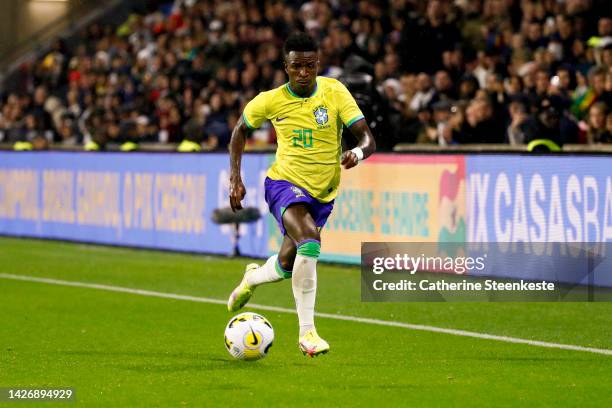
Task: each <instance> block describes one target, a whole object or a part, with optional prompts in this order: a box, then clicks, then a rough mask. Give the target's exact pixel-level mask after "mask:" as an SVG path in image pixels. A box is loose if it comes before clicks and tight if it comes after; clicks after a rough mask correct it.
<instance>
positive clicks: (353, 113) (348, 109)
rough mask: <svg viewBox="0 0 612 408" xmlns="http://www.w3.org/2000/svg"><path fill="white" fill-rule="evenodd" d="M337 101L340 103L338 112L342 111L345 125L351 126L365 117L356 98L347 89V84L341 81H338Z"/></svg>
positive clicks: (341, 117)
mask: <svg viewBox="0 0 612 408" xmlns="http://www.w3.org/2000/svg"><path fill="white" fill-rule="evenodd" d="M336 102H337V103H338V112H339V113H340V119H341V120H342V123H344V126H346V127H347V128H348V127H351V125H352V124H353V123H355V122H357V121H358V120H361V119H363V113H361V109H359V106H357V102H355V98H353V95H351V93H350V92H349V90H348V89H346V86H344V84H342V83H341V82H338V91H337V92H336Z"/></svg>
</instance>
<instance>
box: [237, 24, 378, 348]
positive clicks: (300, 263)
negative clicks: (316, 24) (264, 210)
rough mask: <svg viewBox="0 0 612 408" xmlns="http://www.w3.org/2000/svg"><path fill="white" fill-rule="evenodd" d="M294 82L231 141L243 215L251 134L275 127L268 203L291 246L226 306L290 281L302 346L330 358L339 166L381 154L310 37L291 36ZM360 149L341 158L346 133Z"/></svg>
mask: <svg viewBox="0 0 612 408" xmlns="http://www.w3.org/2000/svg"><path fill="white" fill-rule="evenodd" d="M283 54H284V66H285V72H286V73H287V75H288V76H289V82H288V83H286V84H285V85H282V86H280V87H278V88H276V89H273V90H271V91H267V92H261V93H260V94H259V95H257V96H256V97H255V98H254V99H253V100H251V101H250V102H249V103H248V104H247V105H246V107H245V109H244V112H243V114H242V117H241V118H240V120H239V121H238V123H237V124H236V127H235V128H234V130H233V132H232V138H231V141H230V192H229V198H230V204H231V207H232V209H233V210H234V211H236V210H240V209H241V208H242V205H241V201H242V199H244V196H245V195H246V190H245V187H244V184H243V183H242V179H241V176H240V162H241V159H242V153H243V151H244V144H245V140H246V137H247V134H248V132H249V131H250V130H253V129H256V128H258V127H259V126H261V124H262V123H263V122H264V121H265V120H270V121H271V122H272V125H273V126H274V128H275V130H276V135H277V141H278V148H277V151H276V161H275V162H274V163H273V164H272V166H271V167H270V169H269V170H268V172H267V177H266V180H265V184H264V186H265V197H266V202H267V203H268V206H269V208H270V212H271V213H272V215H273V216H274V217H275V218H276V220H277V222H278V227H279V228H280V230H281V232H282V234H283V236H284V239H283V243H282V245H281V248H280V250H279V252H278V254H277V255H273V256H271V257H270V258H269V259H268V260H267V261H266V262H265V263H264V264H263V265H262V266H259V265H257V264H249V265H247V267H246V271H245V274H244V277H243V279H242V281H241V282H240V284H239V285H238V286H237V287H236V289H234V291H233V292H232V294H231V295H230V298H229V300H228V303H227V308H228V310H229V311H232V312H233V311H236V310H238V309H240V308H242V307H243V306H244V305H245V304H246V303H247V302H248V301H249V299H250V298H251V296H252V295H253V291H254V289H255V288H256V287H257V286H258V285H261V284H263V283H267V282H276V281H280V280H282V279H288V278H291V285H292V288H293V296H294V298H295V305H296V309H297V315H298V320H299V326H300V333H299V340H298V345H299V348H300V350H301V351H302V353H304V354H305V355H306V354H308V355H309V356H310V357H314V356H317V355H319V354H324V353H327V352H328V351H329V344H327V342H326V341H325V340H323V339H322V338H321V337H319V335H318V334H317V331H316V329H315V325H314V306H315V297H316V289H317V271H316V267H317V258H318V257H319V253H320V250H321V236H320V231H321V228H322V227H323V226H324V225H325V223H326V222H327V218H328V217H329V215H330V213H331V211H332V208H333V205H334V198H335V197H336V195H337V192H338V185H339V184H340V166H341V165H342V166H344V168H345V169H350V168H352V167H355V166H357V164H358V163H359V162H360V161H361V160H364V159H365V158H367V157H368V156H370V155H371V154H372V153H373V152H374V150H375V149H376V144H375V142H374V138H373V136H372V132H371V131H370V128H369V127H368V125H367V123H366V121H365V120H364V117H363V114H362V113H361V110H360V109H359V107H358V106H357V103H356V102H355V99H354V98H353V97H352V96H351V94H350V93H349V91H348V90H347V89H346V87H345V86H344V85H342V84H341V83H340V82H339V81H337V80H335V79H332V78H325V77H319V76H317V73H318V70H319V56H318V47H317V45H316V43H315V42H314V40H313V39H312V38H311V37H309V36H308V35H307V34H305V33H301V32H299V33H295V34H292V35H291V36H290V37H289V38H288V39H287V41H286V42H285V45H284V47H283ZM343 126H346V127H347V128H349V129H350V131H351V133H352V134H353V135H354V136H355V137H356V138H357V140H358V146H357V147H355V148H354V149H352V150H349V151H345V152H344V153H342V146H341V138H342V128H343Z"/></svg>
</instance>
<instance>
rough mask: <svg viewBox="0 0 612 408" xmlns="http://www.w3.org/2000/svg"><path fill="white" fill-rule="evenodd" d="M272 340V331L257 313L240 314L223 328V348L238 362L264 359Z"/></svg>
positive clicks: (268, 323)
mask: <svg viewBox="0 0 612 408" xmlns="http://www.w3.org/2000/svg"><path fill="white" fill-rule="evenodd" d="M273 340H274V329H273V328H272V325H271V324H270V322H269V321H268V319H266V318H265V317H263V316H261V315H258V314H257V313H251V312H246V313H241V314H239V315H237V316H234V317H232V318H231V319H230V321H229V323H228V324H227V327H226V328H225V347H226V348H227V351H229V353H230V354H231V355H232V356H233V357H235V358H237V359H238V360H246V361H253V360H259V359H260V358H264V357H265V356H266V355H267V354H268V351H269V350H270V347H272V341H273Z"/></svg>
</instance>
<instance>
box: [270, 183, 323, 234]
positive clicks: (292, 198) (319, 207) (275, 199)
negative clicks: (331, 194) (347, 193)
mask: <svg viewBox="0 0 612 408" xmlns="http://www.w3.org/2000/svg"><path fill="white" fill-rule="evenodd" d="M264 187H265V191H266V202H267V203H268V207H269V208H270V213H272V215H274V218H276V222H277V223H278V228H280V230H281V232H282V234H283V235H286V234H287V231H286V230H285V227H284V226H283V213H284V212H285V210H286V209H287V207H289V206H290V205H292V204H296V203H305V204H306V206H307V207H308V212H310V215H312V218H313V219H314V221H315V225H316V226H317V227H319V228H321V227H323V226H324V225H325V223H326V222H327V218H328V217H329V215H330V214H331V212H332V209H333V208H334V201H333V200H332V201H330V202H329V203H322V202H320V201H318V200H317V199H316V198H314V197H312V196H311V195H310V194H308V191H306V190H305V189H303V188H300V187H298V186H296V185H293V184H291V183H290V182H288V181H286V180H272V179H271V178H269V177H266V181H265V182H264Z"/></svg>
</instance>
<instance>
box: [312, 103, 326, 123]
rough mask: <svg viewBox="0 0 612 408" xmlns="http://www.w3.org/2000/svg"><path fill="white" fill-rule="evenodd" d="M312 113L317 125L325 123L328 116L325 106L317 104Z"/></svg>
mask: <svg viewBox="0 0 612 408" xmlns="http://www.w3.org/2000/svg"><path fill="white" fill-rule="evenodd" d="M312 113H313V114H314V117H315V120H316V121H317V124H318V125H319V126H322V125H324V124H326V123H327V120H328V119H329V118H328V116H327V108H326V107H325V106H319V107H318V108H317V109H315V110H314V111H313V112H312Z"/></svg>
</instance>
